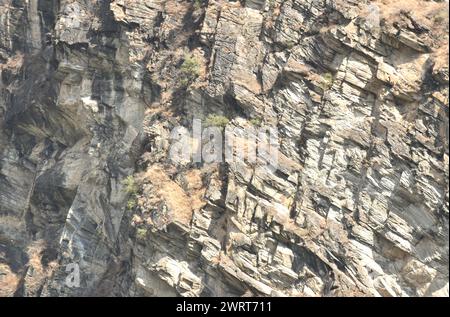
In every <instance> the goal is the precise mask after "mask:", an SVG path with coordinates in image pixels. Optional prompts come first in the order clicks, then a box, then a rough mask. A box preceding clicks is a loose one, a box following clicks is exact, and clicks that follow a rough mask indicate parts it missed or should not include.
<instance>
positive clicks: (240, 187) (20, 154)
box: [0, 0, 449, 296]
mask: <svg viewBox="0 0 450 317" xmlns="http://www.w3.org/2000/svg"><path fill="white" fill-rule="evenodd" d="M402 2H403V3H404V5H403V6H401V5H400V4H397V3H396V4H389V1H383V0H377V1H350V0H335V1H329V0H286V1H282V0H270V1H269V0H267V1H265V0H242V1H225V0H216V1H212V0H210V1H182V0H179V1H177V0H133V1H131V0H112V1H106V0H97V1H87V0H76V1H69V0H60V1H57V0H29V1H26V0H16V1H13V0H0V74H1V82H0V296H13V295H15V296H76V295H108V296H140V295H143V296H355V295H361V296H448V292H449V277H448V263H449V249H448V241H449V228H448V217H449V202H448V201H449V194H448V192H449V185H448V177H449V175H448V173H449V172H448V163H449V162H448V140H449V128H448V115H449V114H448V80H449V79H448V78H449V77H448V13H447V7H448V3H447V2H437V1H436V2H434V1H421V0H420V1H419V0H410V1H402ZM407 2H408V4H406V3H407ZM417 7H420V8H421V9H420V10H418V9H417ZM186 60H192V61H194V62H192V63H191V64H192V65H191V67H190V68H187V67H184V66H183V65H185V64H186V63H185V62H186ZM210 115H220V116H223V117H227V118H228V119H229V120H230V121H229V124H228V127H229V128H232V129H233V133H234V134H235V135H236V137H237V138H240V137H242V136H245V133H247V131H249V130H250V131H251V130H252V129H255V128H257V127H273V128H276V129H277V130H278V132H279V141H280V142H279V143H280V147H279V153H278V158H279V159H278V168H277V169H276V170H273V169H270V168H264V166H258V164H256V165H255V164H252V163H250V162H248V161H247V160H242V159H239V158H238V157H235V159H234V160H232V161H231V162H226V163H225V162H224V163H221V164H218V163H212V164H208V163H205V162H203V163H192V162H185V164H183V165H182V166H179V165H176V164H175V163H174V162H173V161H171V160H170V146H171V131H172V129H173V128H174V127H176V126H184V127H186V128H187V129H190V130H192V128H193V126H192V124H193V121H192V120H193V119H194V118H198V119H202V120H205V119H206V120H207V118H208V117H209V116H210ZM130 175H132V176H130ZM72 264H76V265H77V266H78V267H79V272H80V284H79V285H75V286H74V285H72V284H70V283H68V282H67V277H68V274H69V273H70V272H71V271H70V270H68V267H71V266H70V265H72Z"/></svg>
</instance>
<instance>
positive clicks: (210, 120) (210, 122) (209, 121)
mask: <svg viewBox="0 0 450 317" xmlns="http://www.w3.org/2000/svg"><path fill="white" fill-rule="evenodd" d="M229 122H230V120H229V119H228V118H227V117H225V116H221V115H217V114H210V115H209V116H208V117H207V118H206V120H205V126H206V127H219V128H222V129H223V128H225V127H226V126H227V124H228V123H229Z"/></svg>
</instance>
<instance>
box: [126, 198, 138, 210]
mask: <svg viewBox="0 0 450 317" xmlns="http://www.w3.org/2000/svg"><path fill="white" fill-rule="evenodd" d="M136 206H137V202H136V198H135V197H132V198H130V199H128V202H127V209H128V210H133V209H134V208H135V207H136Z"/></svg>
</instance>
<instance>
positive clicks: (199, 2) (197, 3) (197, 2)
mask: <svg viewBox="0 0 450 317" xmlns="http://www.w3.org/2000/svg"><path fill="white" fill-rule="evenodd" d="M201 7H202V0H194V9H195V10H198V9H200V8H201Z"/></svg>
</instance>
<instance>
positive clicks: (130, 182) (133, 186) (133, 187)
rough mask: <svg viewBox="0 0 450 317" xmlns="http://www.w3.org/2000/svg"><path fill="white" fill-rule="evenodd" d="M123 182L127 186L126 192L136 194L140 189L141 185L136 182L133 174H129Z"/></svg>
mask: <svg viewBox="0 0 450 317" xmlns="http://www.w3.org/2000/svg"><path fill="white" fill-rule="evenodd" d="M123 184H124V186H125V190H126V192H127V193H128V194H129V195H131V196H136V195H137V193H138V190H139V186H138V184H137V183H136V181H135V179H134V177H133V175H129V176H128V177H127V178H125V180H124V181H123Z"/></svg>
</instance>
